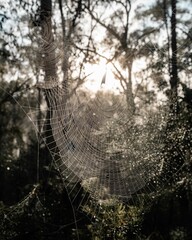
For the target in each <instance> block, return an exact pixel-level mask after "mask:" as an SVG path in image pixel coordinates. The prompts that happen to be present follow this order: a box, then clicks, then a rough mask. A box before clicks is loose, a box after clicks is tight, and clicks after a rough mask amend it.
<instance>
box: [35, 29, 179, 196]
mask: <svg viewBox="0 0 192 240" xmlns="http://www.w3.org/2000/svg"><path fill="white" fill-rule="evenodd" d="M43 34H44V35H45V36H44V39H48V44H47V42H46V41H44V40H43V42H42V44H41V45H42V48H43V49H44V50H46V51H47V52H45V51H44V52H43V55H42V54H40V56H41V57H42V59H41V60H42V61H41V62H42V63H44V57H45V56H44V55H46V53H48V54H49V52H50V51H51V52H52V53H53V54H52V55H51V62H50V66H51V65H52V64H53V63H55V62H56V63H57V62H58V61H59V59H60V57H61V55H60V52H59V54H58V55H57V54H56V55H55V54H54V52H57V46H56V45H55V44H54V42H52V41H51V44H49V39H50V36H51V35H50V29H49V26H48V25H46V24H45V25H44V29H43ZM152 45H153V44H152ZM45 46H46V47H45ZM149 47H150V45H149ZM154 47H155V46H154ZM44 67H45V66H44V65H43V66H42V68H44ZM49 72H50V77H49V80H47V79H46V81H45V82H44V83H39V84H37V87H38V88H41V89H43V92H44V94H45V96H46V99H47V109H46V110H45V114H43V115H44V116H46V112H49V115H50V118H49V119H41V120H40V121H39V122H40V126H38V127H37V129H38V128H39V127H40V128H41V129H42V130H43V131H42V133H41V134H42V137H43V140H44V142H45V143H46V144H47V146H48V148H49V150H50V152H51V154H52V156H53V159H54V160H55V163H56V166H57V168H58V169H59V171H60V173H61V175H62V178H63V179H64V182H65V184H66V187H69V193H71V194H72V192H73V190H74V189H75V188H76V186H78V184H79V183H80V185H81V187H83V189H84V190H85V191H87V192H88V193H89V194H90V195H91V196H92V197H93V198H95V199H97V200H101V201H103V200H105V199H111V198H112V199H113V198H115V199H129V198H130V197H131V196H132V195H133V194H135V193H137V192H138V191H139V190H141V189H142V188H144V187H145V186H146V184H147V183H148V182H149V181H150V180H151V179H153V178H154V177H155V176H158V175H159V174H160V173H161V170H162V155H161V154H162V151H163V144H162V142H161V141H162V137H161V136H159V134H160V130H161V125H162V124H163V123H165V121H166V120H165V118H164V117H165V116H161V114H159V119H157V118H154V119H153V120H150V121H151V122H150V124H151V125H150V129H147V127H146V126H145V124H146V123H145V124H144V125H142V121H143V119H141V118H140V119H139V117H138V119H137V117H134V116H130V113H129V112H128V111H127V108H126V100H125V99H124V98H125V97H123V96H121V97H120V96H119V97H117V98H115V97H112V96H110V97H107V96H104V97H103V98H101V99H99V98H97V97H96V98H94V100H93V99H91V98H90V97H88V98H87V99H86V98H85V97H84V98H82V99H81V92H79V93H78V92H77V94H76V95H73V96H72V97H71V98H69V99H66V97H65V93H66V92H67V90H66V89H65V88H64V86H61V84H59V83H58V82H57V79H56V78H54V77H52V76H54V72H55V70H54V69H51V67H50V69H49ZM102 83H103V82H102ZM35 115H36V114H35ZM30 118H31V119H34V120H32V121H33V122H34V123H35V122H36V124H37V125H38V122H37V121H36V120H35V118H33V117H30ZM139 122H140V123H139ZM146 125H147V124H146ZM47 127H51V131H50V129H48V128H47ZM181 157H183V156H181ZM147 187H148V186H147ZM151 187H153V186H152V185H150V188H151ZM72 195H73V194H72ZM73 197H74V195H73ZM74 198H75V197H74Z"/></svg>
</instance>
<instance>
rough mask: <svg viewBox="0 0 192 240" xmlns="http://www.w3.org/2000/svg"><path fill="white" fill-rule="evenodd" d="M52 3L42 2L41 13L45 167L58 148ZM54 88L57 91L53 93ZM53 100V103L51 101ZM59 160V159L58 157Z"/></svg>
mask: <svg viewBox="0 0 192 240" xmlns="http://www.w3.org/2000/svg"><path fill="white" fill-rule="evenodd" d="M51 16H52V1H51V0H41V13H40V26H41V28H42V32H41V36H42V39H43V44H42V55H43V57H42V58H43V59H42V60H43V68H44V72H45V77H44V85H43V90H44V94H45V99H46V103H47V107H48V109H47V114H46V121H45V136H44V137H45V139H46V140H45V141H46V142H45V143H46V145H47V147H48V149H47V151H46V152H47V154H46V161H45V162H44V164H45V165H48V164H49V163H50V153H49V149H51V150H52V151H54V156H56V153H57V152H58V151H57V146H56V143H55V141H54V138H53V132H52V127H51V119H52V115H53V112H52V111H53V110H52V107H55V106H56V98H57V96H55V95H56V92H57V90H56V88H57V84H56V83H57V71H56V69H57V68H56V63H57V60H56V57H55V56H56V55H55V46H54V37H53V33H52V22H51ZM53 88H54V89H55V90H54V91H53ZM50 99H51V101H50ZM56 158H57V157H56Z"/></svg>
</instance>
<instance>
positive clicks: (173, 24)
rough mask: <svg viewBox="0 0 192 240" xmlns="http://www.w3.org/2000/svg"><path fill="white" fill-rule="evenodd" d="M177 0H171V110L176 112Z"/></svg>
mask: <svg viewBox="0 0 192 240" xmlns="http://www.w3.org/2000/svg"><path fill="white" fill-rule="evenodd" d="M176 1H177V0H171V9H172V16H171V51H172V57H171V79H170V85H171V111H172V113H177V110H178V109H177V108H178V106H177V105H178V104H177V88H178V69H177V34H176V23H177V20H176V14H177V6H176Z"/></svg>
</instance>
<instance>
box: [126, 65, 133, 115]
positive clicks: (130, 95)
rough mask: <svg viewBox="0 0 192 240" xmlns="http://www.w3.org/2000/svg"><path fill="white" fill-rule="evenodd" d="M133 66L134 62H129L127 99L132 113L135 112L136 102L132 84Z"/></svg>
mask: <svg viewBox="0 0 192 240" xmlns="http://www.w3.org/2000/svg"><path fill="white" fill-rule="evenodd" d="M132 66H133V62H132V61H131V62H130V63H128V66H127V68H128V82H127V84H126V99H127V105H128V111H129V113H130V114H131V115H133V114H134V113H135V102H134V95H133V86H132Z"/></svg>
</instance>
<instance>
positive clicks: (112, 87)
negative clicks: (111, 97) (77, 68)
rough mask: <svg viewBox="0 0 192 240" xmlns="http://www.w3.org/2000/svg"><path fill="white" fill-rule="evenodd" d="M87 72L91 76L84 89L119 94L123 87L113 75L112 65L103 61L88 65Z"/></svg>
mask: <svg viewBox="0 0 192 240" xmlns="http://www.w3.org/2000/svg"><path fill="white" fill-rule="evenodd" d="M86 72H87V74H90V76H89V77H88V79H87V81H86V82H85V83H84V85H83V87H84V88H86V89H87V90H89V91H91V92H93V93H96V92H97V91H100V90H101V91H112V92H116V93H117V92H119V91H120V89H121V85H120V83H119V81H118V80H117V79H115V76H114V74H113V68H112V66H111V64H110V63H108V64H107V63H106V61H105V60H101V61H100V63H98V64H87V65H86Z"/></svg>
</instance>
